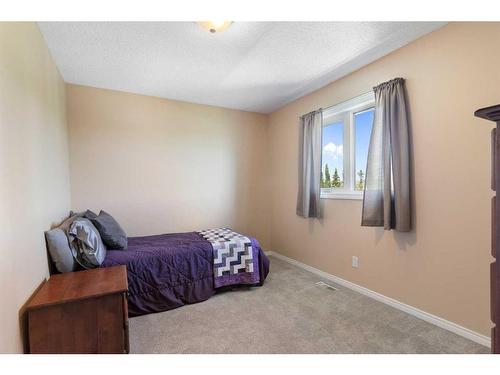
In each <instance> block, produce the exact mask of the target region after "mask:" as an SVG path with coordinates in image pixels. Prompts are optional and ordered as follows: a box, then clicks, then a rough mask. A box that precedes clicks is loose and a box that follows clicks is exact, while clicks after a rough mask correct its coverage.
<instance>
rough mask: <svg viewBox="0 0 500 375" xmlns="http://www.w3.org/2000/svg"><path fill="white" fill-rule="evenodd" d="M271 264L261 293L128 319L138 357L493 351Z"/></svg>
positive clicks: (249, 292) (243, 292) (288, 267)
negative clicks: (150, 354) (177, 354)
mask: <svg viewBox="0 0 500 375" xmlns="http://www.w3.org/2000/svg"><path fill="white" fill-rule="evenodd" d="M317 281H319V278H318V276H316V275H314V274H312V273H309V272H307V271H304V270H302V269H299V268H297V267H295V266H292V265H289V264H288V263H286V262H283V261H282V260H279V259H276V258H273V257H271V272H270V274H269V277H268V279H267V280H266V283H265V285H264V286H263V287H260V288H258V287H257V288H248V289H240V290H236V291H230V292H225V293H220V294H217V295H215V296H214V297H212V298H211V299H209V300H208V301H205V302H202V303H198V304H194V305H188V306H184V307H181V308H179V309H175V310H171V311H166V312H163V313H158V314H150V315H145V316H140V317H136V318H131V319H130V346H131V352H132V353H488V352H489V350H488V349H487V348H486V347H484V346H481V345H479V344H476V343H474V342H472V341H469V340H467V339H464V338H462V337H460V336H457V335H455V334H453V333H451V332H448V331H446V330H443V329H441V328H438V327H436V326H434V325H431V324H429V323H426V322H424V321H422V320H420V319H417V318H415V317H413V316H411V315H408V314H406V313H404V312H401V311H399V310H396V309H394V308H391V307H389V306H387V305H384V304H382V303H380V302H377V301H375V300H372V299H370V298H368V297H365V296H363V295H361V294H358V293H356V292H353V291H351V290H349V289H346V288H343V287H338V290H336V291H331V290H328V289H325V288H322V287H318V286H316V285H315V282H317Z"/></svg>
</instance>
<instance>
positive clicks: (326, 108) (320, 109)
mask: <svg viewBox="0 0 500 375" xmlns="http://www.w3.org/2000/svg"><path fill="white" fill-rule="evenodd" d="M372 92H373V90H370V91H367V92H364V93H362V94H359V95H356V96H353V97H352V98H350V99H346V100H344V101H341V102H340V103H336V104H332V105H329V106H328V107H323V108H319V109H315V110H314V111H310V112H308V113H305V114H303V115H301V116H300V117H301V118H302V117H304V116H305V115H307V114H309V113H312V112H316V111H326V110H328V109H330V108H333V107H336V106H338V105H341V104H343V103H346V102H348V101H350V100H353V99H356V98H357V97H359V96H363V95H368V94H370V93H372Z"/></svg>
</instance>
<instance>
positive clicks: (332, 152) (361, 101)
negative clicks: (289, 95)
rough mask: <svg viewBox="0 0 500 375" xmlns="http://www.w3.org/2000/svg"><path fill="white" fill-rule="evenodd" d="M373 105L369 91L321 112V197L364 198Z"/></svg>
mask: <svg viewBox="0 0 500 375" xmlns="http://www.w3.org/2000/svg"><path fill="white" fill-rule="evenodd" d="M373 105H374V96H373V92H370V93H368V94H364V95H361V96H359V97H357V98H354V99H351V100H348V101H346V102H343V103H340V104H338V105H335V106H333V107H330V108H328V109H326V110H324V111H323V140H322V146H323V150H322V162H321V166H322V168H321V198H334V199H362V198H363V189H364V183H365V176H366V162H367V159H368V146H369V144H370V136H371V132H372V125H373V115H374V108H373Z"/></svg>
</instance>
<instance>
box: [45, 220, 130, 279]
mask: <svg viewBox="0 0 500 375" xmlns="http://www.w3.org/2000/svg"><path fill="white" fill-rule="evenodd" d="M45 237H46V239H47V245H48V249H49V253H50V256H51V258H52V260H53V262H54V264H55V267H56V269H57V270H58V271H59V272H71V271H75V270H76V269H77V268H79V267H78V266H81V267H83V268H85V269H89V268H96V267H99V266H100V265H101V264H102V262H103V261H104V259H105V257H106V250H107V249H113V250H124V249H126V248H127V235H126V234H125V232H124V231H123V229H122V228H121V226H120V225H119V224H118V222H117V221H116V220H115V219H114V218H113V217H112V216H111V215H110V214H108V213H107V212H105V211H101V212H100V213H99V215H96V214H95V213H93V212H92V211H90V210H87V211H85V212H80V213H74V212H71V213H70V217H69V218H68V219H66V220H65V221H64V222H63V223H61V225H60V226H58V227H57V228H54V229H52V230H50V231H47V232H45Z"/></svg>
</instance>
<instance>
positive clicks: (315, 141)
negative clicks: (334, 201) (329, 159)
mask: <svg viewBox="0 0 500 375" xmlns="http://www.w3.org/2000/svg"><path fill="white" fill-rule="evenodd" d="M322 131H323V114H322V110H318V111H314V112H310V113H308V114H306V115H304V116H302V117H301V118H300V126H299V192H298V195H297V215H299V216H302V217H318V218H319V217H320V207H319V199H320V173H321V142H322V140H321V137H322Z"/></svg>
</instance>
